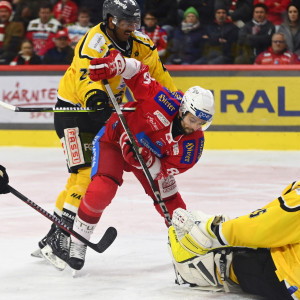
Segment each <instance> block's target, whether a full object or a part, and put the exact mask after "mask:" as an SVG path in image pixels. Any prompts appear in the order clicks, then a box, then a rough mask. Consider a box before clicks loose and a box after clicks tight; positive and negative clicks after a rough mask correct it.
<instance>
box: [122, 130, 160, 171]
mask: <svg viewBox="0 0 300 300" xmlns="http://www.w3.org/2000/svg"><path fill="white" fill-rule="evenodd" d="M120 146H121V149H122V154H123V157H124V160H125V161H126V162H127V163H128V164H130V165H132V166H134V167H135V168H137V169H142V166H141V164H140V162H139V160H138V159H137V157H136V155H135V152H134V150H133V147H132V144H131V143H130V141H129V138H128V135H127V134H126V132H124V133H123V134H122V135H121V138H120ZM139 153H140V154H141V156H142V157H143V159H144V161H145V163H146V165H147V167H148V168H151V167H152V166H153V164H154V162H155V159H156V157H155V155H154V154H153V153H152V152H151V151H150V150H149V149H148V148H146V147H140V148H139Z"/></svg>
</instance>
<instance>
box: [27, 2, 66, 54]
mask: <svg viewBox="0 0 300 300" xmlns="http://www.w3.org/2000/svg"><path fill="white" fill-rule="evenodd" d="M60 27H61V23H60V22H59V21H57V20H56V19H54V18H53V17H52V5H51V4H50V2H48V1H44V2H42V3H41V5H40V8H39V18H37V19H34V20H32V21H30V22H29V24H28V27H27V34H26V37H27V38H28V39H29V40H31V41H32V42H33V48H34V51H35V52H36V54H37V55H39V56H44V54H45V53H46V52H47V50H48V49H50V48H52V47H54V42H53V38H54V36H55V34H56V32H57V31H58V30H59V29H60Z"/></svg>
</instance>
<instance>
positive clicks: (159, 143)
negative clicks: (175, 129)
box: [155, 141, 164, 147]
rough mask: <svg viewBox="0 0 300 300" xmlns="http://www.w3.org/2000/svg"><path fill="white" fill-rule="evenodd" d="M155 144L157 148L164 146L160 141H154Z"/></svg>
mask: <svg viewBox="0 0 300 300" xmlns="http://www.w3.org/2000/svg"><path fill="white" fill-rule="evenodd" d="M155 144H156V145H157V146H158V147H162V146H163V145H164V144H163V142H162V141H156V142H155Z"/></svg>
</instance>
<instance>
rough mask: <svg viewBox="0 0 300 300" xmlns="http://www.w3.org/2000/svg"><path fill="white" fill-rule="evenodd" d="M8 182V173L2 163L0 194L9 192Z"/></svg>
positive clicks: (0, 169) (0, 168)
mask: <svg viewBox="0 0 300 300" xmlns="http://www.w3.org/2000/svg"><path fill="white" fill-rule="evenodd" d="M8 182H9V178H8V175H7V173H6V170H5V168H4V167H3V166H1V165H0V194H7V193H9V189H8Z"/></svg>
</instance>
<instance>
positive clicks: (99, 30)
mask: <svg viewBox="0 0 300 300" xmlns="http://www.w3.org/2000/svg"><path fill="white" fill-rule="evenodd" d="M112 49H116V50H118V51H120V52H121V53H122V54H123V56H125V57H133V58H135V59H137V60H139V61H141V62H142V63H143V64H145V65H148V66H149V72H150V74H151V76H152V77H153V78H155V79H156V80H157V81H158V82H160V83H161V84H162V85H163V86H165V87H167V88H168V89H169V90H171V91H176V90H177V89H176V87H175V85H174V83H173V81H172V79H171V77H170V74H169V73H168V72H167V70H166V69H165V68H164V66H163V64H162V63H161V61H160V58H159V56H158V52H157V50H156V47H155V46H154V44H153V42H152V40H151V39H149V37H148V36H146V35H144V34H143V33H141V32H138V31H135V32H134V33H131V36H130V38H129V39H128V42H127V44H126V49H121V48H119V47H118V46H117V45H115V44H114V43H113V42H112V41H111V40H110V39H109V36H108V35H107V33H106V29H105V26H104V24H103V23H100V24H98V25H96V26H95V27H93V28H91V29H90V30H89V31H88V32H87V33H86V35H85V36H83V37H82V39H81V40H80V41H79V42H78V44H77V46H76V48H75V53H74V58H73V62H72V64H71V66H70V67H69V68H68V70H67V71H66V73H65V75H64V76H63V78H62V79H61V81H60V84H59V88H58V98H59V99H61V100H63V101H67V102H70V103H73V104H77V105H79V104H80V105H81V106H84V107H85V95H86V94H87V93H88V92H90V91H91V90H98V89H100V90H102V91H106V90H105V87H104V85H103V84H102V82H101V81H99V82H93V81H91V80H90V78H89V65H90V61H91V60H92V59H93V58H100V57H105V56H107V55H108V53H109V51H110V50H112ZM108 82H109V83H110V86H111V88H112V90H113V92H114V94H115V95H116V97H117V99H118V101H120V99H121V98H122V97H123V95H124V93H125V89H126V85H125V82H124V81H123V79H122V77H121V76H116V77H114V78H112V79H109V80H108Z"/></svg>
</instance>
